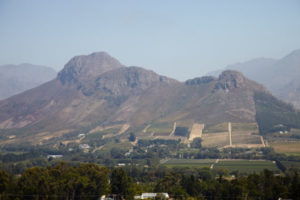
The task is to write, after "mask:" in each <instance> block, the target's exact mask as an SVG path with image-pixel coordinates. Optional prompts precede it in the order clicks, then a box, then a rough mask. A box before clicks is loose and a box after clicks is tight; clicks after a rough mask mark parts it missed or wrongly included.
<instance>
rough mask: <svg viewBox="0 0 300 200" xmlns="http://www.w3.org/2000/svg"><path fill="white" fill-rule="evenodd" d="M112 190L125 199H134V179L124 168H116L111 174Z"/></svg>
mask: <svg viewBox="0 0 300 200" xmlns="http://www.w3.org/2000/svg"><path fill="white" fill-rule="evenodd" d="M111 192H112V193H113V194H117V195H118V196H121V197H125V199H132V198H133V195H134V194H133V193H132V180H131V178H130V177H128V176H127V173H126V172H125V170H124V169H123V168H115V169H114V170H113V171H112V174H111Z"/></svg>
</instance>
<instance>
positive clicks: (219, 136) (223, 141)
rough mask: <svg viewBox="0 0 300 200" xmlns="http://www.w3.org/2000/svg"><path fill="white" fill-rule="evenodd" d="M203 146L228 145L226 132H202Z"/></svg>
mask: <svg viewBox="0 0 300 200" xmlns="http://www.w3.org/2000/svg"><path fill="white" fill-rule="evenodd" d="M202 139H203V142H202V145H203V146H204V147H224V146H226V145H229V136H228V132H219V133H209V134H202Z"/></svg>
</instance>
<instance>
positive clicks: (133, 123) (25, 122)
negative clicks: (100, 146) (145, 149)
mask: <svg viewBox="0 0 300 200" xmlns="http://www.w3.org/2000/svg"><path fill="white" fill-rule="evenodd" d="M89 59H91V60H89ZM99 59H100V60H101V61H99ZM87 63H88V64H87ZM90 74H92V76H90ZM45 91H47V92H45ZM256 93H262V94H265V95H266V96H272V95H271V93H270V92H268V91H267V90H266V89H265V88H264V87H263V86H262V85H260V84H258V83H256V82H254V81H252V80H249V79H248V78H246V77H244V76H243V74H242V73H240V72H238V71H233V70H227V71H224V72H222V74H221V75H220V76H219V77H200V78H194V79H190V80H187V81H185V82H179V81H177V80H174V79H171V78H168V77H165V76H161V75H159V74H156V73H155V72H153V71H151V70H146V69H143V68H141V67H133V66H131V67H127V66H124V65H122V64H121V63H119V62H118V61H117V60H116V59H114V58H112V57H111V56H109V55H108V54H107V53H96V54H90V55H87V56H77V57H75V58H72V59H71V60H70V61H69V62H68V63H67V64H66V65H65V67H64V69H63V70H62V71H61V72H60V73H59V74H58V76H57V78H56V79H54V80H52V81H49V82H47V83H45V84H43V85H41V86H39V87H36V88H34V89H31V90H29V91H27V92H23V93H21V94H19V95H16V96H14V97H11V98H9V99H7V100H3V101H0V129H2V131H4V132H5V130H7V132H6V134H9V133H10V132H11V131H13V132H14V131H16V132H20V131H21V132H22V133H19V134H20V135H19V136H18V137H21V136H22V137H25V138H26V137H29V136H30V137H31V136H32V135H36V136H35V137H37V138H38V135H41V134H42V135H43V134H47V135H48V136H47V137H46V138H49V137H50V136H49V134H50V135H51V133H53V134H52V135H51V137H63V135H64V134H70V133H71V132H72V130H81V129H82V130H83V129H84V130H86V131H89V130H92V129H94V128H96V127H99V126H111V125H114V124H123V125H124V124H127V125H126V126H128V127H131V128H132V129H135V128H138V127H142V126H144V125H145V124H149V123H163V122H168V123H174V122H185V121H191V122H197V123H205V124H217V123H223V122H228V121H231V122H238V123H239V122H245V123H256V120H257V118H256V117H257V116H256V114H257V110H256V108H257V106H256V100H255V98H254V97H255V94H256ZM51 137H50V138H51ZM31 139H32V138H31Z"/></svg>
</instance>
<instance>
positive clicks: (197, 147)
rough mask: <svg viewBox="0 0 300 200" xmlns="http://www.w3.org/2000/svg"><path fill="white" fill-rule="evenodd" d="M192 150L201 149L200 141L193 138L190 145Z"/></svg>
mask: <svg viewBox="0 0 300 200" xmlns="http://www.w3.org/2000/svg"><path fill="white" fill-rule="evenodd" d="M191 147H192V148H196V149H201V148H202V139H201V138H195V139H194V140H193V142H192V144H191Z"/></svg>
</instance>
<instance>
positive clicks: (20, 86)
mask: <svg viewBox="0 0 300 200" xmlns="http://www.w3.org/2000/svg"><path fill="white" fill-rule="evenodd" d="M55 76H56V72H55V71H54V70H53V69H52V68H50V67H44V66H39V65H31V64H20V65H2V66H0V85H1V87H0V99H5V98H8V97H10V96H13V95H15V94H18V93H21V92H23V91H25V90H28V89H31V88H34V87H36V86H39V85H41V84H42V83H45V82H47V81H50V80H52V79H54V78H55Z"/></svg>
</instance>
